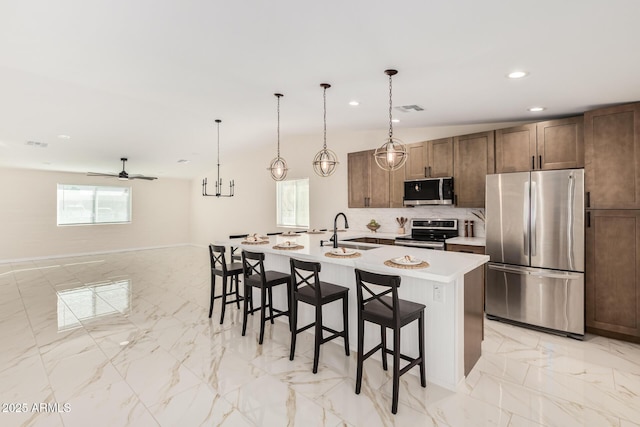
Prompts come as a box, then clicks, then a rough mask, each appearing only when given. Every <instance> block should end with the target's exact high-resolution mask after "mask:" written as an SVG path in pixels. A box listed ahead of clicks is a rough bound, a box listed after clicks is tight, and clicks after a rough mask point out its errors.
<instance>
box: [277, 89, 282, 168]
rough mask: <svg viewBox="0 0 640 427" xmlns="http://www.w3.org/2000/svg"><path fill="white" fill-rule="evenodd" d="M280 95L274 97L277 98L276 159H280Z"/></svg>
mask: <svg viewBox="0 0 640 427" xmlns="http://www.w3.org/2000/svg"><path fill="white" fill-rule="evenodd" d="M281 96H282V95H280V94H278V93H276V97H277V98H278V157H280V97H281Z"/></svg>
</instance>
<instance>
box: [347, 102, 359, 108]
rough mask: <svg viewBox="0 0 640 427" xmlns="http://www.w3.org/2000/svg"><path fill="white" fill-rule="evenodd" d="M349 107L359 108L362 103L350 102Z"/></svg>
mask: <svg viewBox="0 0 640 427" xmlns="http://www.w3.org/2000/svg"><path fill="white" fill-rule="evenodd" d="M349 105H351V106H352V107H357V106H358V105H360V103H359V102H358V101H349Z"/></svg>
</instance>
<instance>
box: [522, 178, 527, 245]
mask: <svg viewBox="0 0 640 427" xmlns="http://www.w3.org/2000/svg"><path fill="white" fill-rule="evenodd" d="M522 193H523V194H524V196H523V206H522V235H523V239H522V242H523V246H524V247H523V248H522V249H523V250H524V254H525V255H527V256H529V181H527V182H525V183H524V191H523V192H522Z"/></svg>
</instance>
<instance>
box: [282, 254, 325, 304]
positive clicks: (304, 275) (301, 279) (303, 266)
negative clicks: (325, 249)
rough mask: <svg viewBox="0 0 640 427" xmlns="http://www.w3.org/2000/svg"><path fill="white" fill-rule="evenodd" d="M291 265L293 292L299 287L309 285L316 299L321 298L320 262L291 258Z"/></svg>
mask: <svg viewBox="0 0 640 427" xmlns="http://www.w3.org/2000/svg"><path fill="white" fill-rule="evenodd" d="M289 264H290V265H291V285H292V286H291V292H297V291H298V287H304V286H309V287H310V288H311V289H312V290H313V292H314V294H315V296H316V299H318V300H320V298H321V296H322V295H321V294H320V277H319V276H318V273H320V263H319V262H309V261H301V260H299V259H294V258H290V259H289Z"/></svg>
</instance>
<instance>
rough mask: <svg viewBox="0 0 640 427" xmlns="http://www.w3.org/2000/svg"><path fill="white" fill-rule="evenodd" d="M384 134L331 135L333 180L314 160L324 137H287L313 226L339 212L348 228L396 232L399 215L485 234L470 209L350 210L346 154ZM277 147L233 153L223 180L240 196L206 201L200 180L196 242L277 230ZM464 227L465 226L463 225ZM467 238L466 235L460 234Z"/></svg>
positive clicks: (426, 132) (292, 169)
mask: <svg viewBox="0 0 640 427" xmlns="http://www.w3.org/2000/svg"><path fill="white" fill-rule="evenodd" d="M517 124H519V123H486V124H478V125H464V126H447V127H432V128H416V129H401V128H399V129H396V130H395V132H394V136H396V137H398V138H400V139H401V140H403V141H404V142H405V143H406V144H410V143H413V142H419V141H426V140H431V139H437V138H444V137H448V136H455V135H464V134H469V133H474V132H481V131H485V130H491V129H499V128H502V127H509V126H515V125H517ZM385 136H386V131H385V130H379V131H367V132H331V130H329V131H328V134H327V145H328V147H329V148H330V149H332V150H334V151H335V152H336V154H337V155H338V158H339V160H340V165H338V168H337V170H336V172H335V173H334V174H333V175H332V176H331V177H328V178H320V177H318V176H317V175H315V173H314V172H313V167H312V165H311V162H312V160H313V157H314V155H315V153H316V152H317V151H319V150H320V149H321V148H322V135H321V134H316V135H301V136H295V137H292V136H289V137H282V139H281V155H282V157H284V158H285V159H286V160H287V163H288V165H289V173H288V175H287V179H297V178H307V177H308V178H309V186H310V227H311V228H330V227H332V226H333V218H334V216H335V215H336V214H337V213H338V212H345V213H346V214H347V217H348V218H349V225H350V226H351V229H354V230H366V224H367V223H368V222H369V221H370V220H371V219H372V218H375V219H376V220H377V221H378V222H379V223H381V224H382V227H381V229H380V230H379V231H380V232H383V231H384V232H395V231H396V229H397V226H396V225H395V217H397V216H405V217H409V218H412V217H453V218H458V219H460V220H462V221H464V220H465V219H471V220H475V221H476V226H475V235H476V236H484V226H483V224H481V223H480V221H478V218H477V217H475V216H473V214H472V213H471V211H472V210H471V209H458V208H449V207H416V208H406V209H372V208H370V209H349V208H348V207H347V206H348V198H347V196H348V194H347V153H350V152H354V151H361V150H367V149H371V148H376V147H378V146H380V145H382V143H383V142H384V138H385ZM272 139H273V140H274V143H273V144H272V145H273V146H271V147H268V148H267V149H260V150H256V151H251V152H244V153H235V154H234V153H230V154H228V155H227V156H228V157H229V158H228V159H222V160H223V162H222V166H221V176H222V178H223V180H224V185H225V186H226V185H228V180H229V179H231V178H233V179H235V183H236V196H235V197H233V198H230V199H223V198H220V199H217V198H215V197H201V196H199V194H200V193H201V180H202V178H204V176H202V177H199V178H198V179H196V180H194V181H193V182H192V188H191V194H192V196H193V197H194V199H193V204H192V209H191V212H192V215H191V241H192V242H193V243H195V244H198V245H206V244H208V243H210V242H213V241H215V240H216V239H221V238H224V237H226V236H227V235H229V234H240V233H264V232H270V231H276V230H277V228H276V211H275V210H276V207H275V183H274V181H273V180H272V179H271V177H270V175H269V172H268V171H267V166H268V165H269V162H270V161H271V159H272V158H273V157H275V153H276V146H275V135H273V138H272ZM213 166H214V165H213V162H212V169H211V172H210V173H209V174H208V175H207V177H208V179H209V181H210V182H213V181H214V180H215V173H216V170H215V168H213ZM462 224H463V222H461V223H460V228H461V229H462V227H463V225H462ZM461 235H462V234H461Z"/></svg>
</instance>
